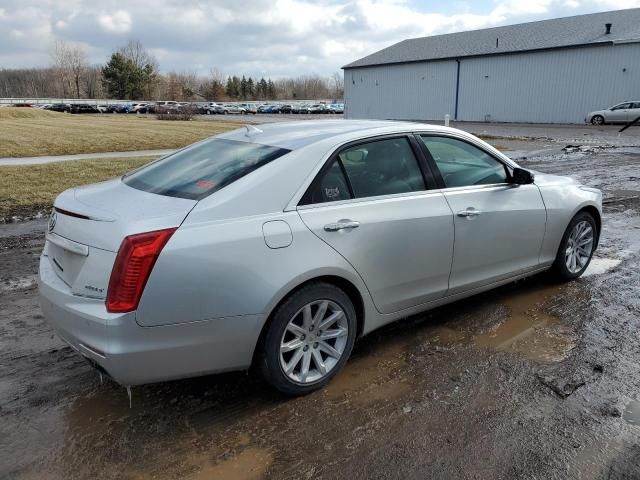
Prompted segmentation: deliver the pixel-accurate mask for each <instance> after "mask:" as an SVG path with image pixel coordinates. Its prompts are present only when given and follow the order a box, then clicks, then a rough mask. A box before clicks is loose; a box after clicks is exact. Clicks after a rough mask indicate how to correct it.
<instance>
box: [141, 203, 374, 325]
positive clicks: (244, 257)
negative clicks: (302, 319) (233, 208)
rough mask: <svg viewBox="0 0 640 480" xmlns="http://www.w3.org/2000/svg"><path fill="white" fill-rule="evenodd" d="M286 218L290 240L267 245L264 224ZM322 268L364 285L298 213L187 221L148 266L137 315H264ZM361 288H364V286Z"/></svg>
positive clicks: (161, 321) (155, 319)
mask: <svg viewBox="0 0 640 480" xmlns="http://www.w3.org/2000/svg"><path fill="white" fill-rule="evenodd" d="M272 220H284V221H286V222H287V223H288V224H289V226H290V228H291V231H292V236H293V241H292V242H291V244H290V245H289V246H288V247H285V248H270V247H268V246H267V244H266V242H265V240H264V236H263V229H262V227H263V224H264V223H265V222H267V221H272ZM321 275H337V276H341V277H343V278H345V279H347V280H350V281H351V282H352V283H355V284H356V286H357V287H358V288H359V289H360V290H361V291H362V290H363V289H364V286H363V285H362V284H361V280H360V278H359V277H358V276H357V274H356V273H355V271H354V270H353V269H352V267H351V266H350V265H349V264H348V263H347V262H346V261H345V260H344V259H343V258H342V257H341V256H340V255H339V254H337V253H336V252H335V251H334V250H333V249H332V248H330V247H329V246H327V245H326V244H325V243H324V242H322V241H321V240H319V239H318V238H317V237H316V236H315V235H313V233H312V232H310V231H309V230H308V229H307V227H306V226H305V225H304V224H303V223H302V220H301V219H300V217H299V215H298V213H297V212H287V213H280V214H274V215H265V216H256V217H248V218H247V217H245V218H239V219H233V220H223V221H211V222H202V223H190V222H189V219H187V221H186V222H185V223H184V224H183V225H182V226H181V227H180V228H179V229H178V230H177V231H176V233H175V234H174V235H173V237H172V238H171V240H170V241H169V243H167V245H166V246H165V248H164V250H163V251H162V254H161V255H160V257H159V258H158V261H157V263H156V265H155V267H154V269H153V272H152V274H151V276H150V278H149V281H148V283H147V286H146V288H145V290H144V293H143V295H142V298H141V300H140V305H139V307H138V312H137V315H136V321H137V322H138V324H140V325H141V326H158V325H170V324H177V323H185V322H197V321H206V320H210V319H216V318H221V317H233V316H244V315H255V314H263V316H264V319H266V316H267V315H268V313H269V312H270V311H271V309H273V308H274V307H275V305H276V304H277V303H278V302H279V301H280V300H281V299H282V298H283V297H284V296H285V295H286V294H287V293H288V292H289V291H290V290H291V289H293V288H295V287H296V286H297V285H299V284H301V283H304V282H305V281H306V280H308V279H310V278H314V277H317V276H321ZM364 291H365V292H366V290H364Z"/></svg>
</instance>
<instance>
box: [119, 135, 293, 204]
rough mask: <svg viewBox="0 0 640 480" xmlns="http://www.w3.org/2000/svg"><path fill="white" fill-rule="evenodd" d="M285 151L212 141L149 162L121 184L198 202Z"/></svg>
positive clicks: (125, 178)
mask: <svg viewBox="0 0 640 480" xmlns="http://www.w3.org/2000/svg"><path fill="white" fill-rule="evenodd" d="M289 151H290V150H286V149H284V148H279V147H271V146H268V145H261V144H258V143H250V142H239V141H236V140H226V139H222V138H213V139H211V140H207V141H205V142H202V143H200V144H197V145H194V146H193V147H191V148H188V149H186V150H183V151H181V152H178V153H175V154H173V155H170V156H168V157H165V158H162V159H160V160H158V161H156V162H153V163H150V164H149V165H147V166H145V167H142V168H141V169H139V170H136V171H134V172H132V173H130V174H128V175H126V176H125V177H123V179H122V181H123V182H124V183H125V184H127V185H129V186H130V187H133V188H137V189H138V190H143V191H145V192H150V193H156V194H159V195H166V196H169V197H180V198H188V199H192V200H201V199H202V198H204V197H206V196H208V195H211V194H212V193H214V192H216V191H218V190H220V189H221V188H223V187H225V186H227V185H229V184H230V183H233V182H235V181H236V180H238V179H240V178H242V177H244V176H245V175H247V174H249V173H251V172H253V171H254V170H256V169H258V168H260V167H262V166H263V165H266V164H267V163H269V162H271V161H273V160H275V159H276V158H278V157H281V156H283V155H285V154H287V153H289Z"/></svg>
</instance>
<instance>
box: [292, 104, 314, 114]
mask: <svg viewBox="0 0 640 480" xmlns="http://www.w3.org/2000/svg"><path fill="white" fill-rule="evenodd" d="M309 107H310V105H309V104H307V103H303V104H298V105H294V107H293V108H292V109H291V113H300V114H303V113H309Z"/></svg>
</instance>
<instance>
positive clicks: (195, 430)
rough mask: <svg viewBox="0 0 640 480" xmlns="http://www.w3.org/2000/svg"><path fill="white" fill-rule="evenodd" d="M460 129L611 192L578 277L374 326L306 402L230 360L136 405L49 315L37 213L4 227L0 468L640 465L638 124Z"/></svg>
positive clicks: (555, 471)
mask: <svg viewBox="0 0 640 480" xmlns="http://www.w3.org/2000/svg"><path fill="white" fill-rule="evenodd" d="M228 117H229V119H232V116H228ZM267 117H268V116H264V115H263V116H256V117H255V119H256V120H264V119H265V118H267ZM277 117H278V119H280V118H281V117H288V115H282V116H280V115H279V116H277ZM292 117H295V118H301V117H304V116H297V115H292ZM213 118H215V119H216V120H219V118H220V117H213ZM243 118H244V117H243ZM249 118H250V119H253V118H254V117H249ZM224 121H226V118H225V120H224ZM459 126H460V125H459ZM480 126H482V127H483V128H485V129H486V130H483V131H479V130H477V129H478V128H480ZM462 127H463V128H469V129H470V130H471V131H475V132H476V133H483V132H486V133H484V134H486V135H499V134H500V135H508V136H510V137H512V138H510V139H504V138H500V139H495V140H489V141H490V142H493V143H501V144H502V143H505V142H507V143H509V145H510V146H511V149H512V150H513V152H514V156H518V158H523V157H526V159H523V160H521V161H520V163H521V164H522V165H523V166H526V167H529V168H532V169H535V170H539V171H544V172H549V173H559V174H568V175H572V176H575V177H577V178H579V179H580V180H581V181H582V182H583V183H585V184H587V185H591V186H596V187H599V188H602V189H603V190H604V192H605V203H606V204H605V217H604V230H603V234H602V239H601V245H600V247H599V250H598V252H597V258H596V259H595V260H594V262H593V264H592V266H591V267H590V270H589V275H587V276H585V277H583V278H582V279H580V280H578V281H576V282H572V283H568V284H557V283H554V282H553V281H552V280H551V279H550V278H549V277H548V276H546V275H540V276H537V277H535V278H531V279H528V280H525V281H521V282H518V283H516V284H512V285H507V286H505V287H502V288H500V289H498V290H496V291H493V292H488V293H485V294H482V295H478V296H476V297H474V298H471V299H468V300H465V301H462V302H458V303H456V304H453V305H450V306H447V307H444V308H439V309H437V310H434V311H432V312H430V313H428V314H423V315H420V316H417V317H412V318H409V319H407V320H404V321H402V322H398V323H396V324H394V325H391V326H388V327H386V328H383V329H382V330H380V331H377V332H375V333H373V334H371V335H370V336H368V337H366V338H365V339H363V340H362V341H361V342H359V343H358V344H357V345H356V348H355V351H354V354H353V357H352V359H351V360H350V362H349V363H348V365H347V368H346V369H345V370H344V371H343V372H342V373H341V374H340V375H339V376H338V377H336V378H335V379H334V381H333V382H332V383H331V384H330V385H329V386H328V387H326V388H325V389H323V390H322V391H319V392H317V393H314V394H311V395H309V396H306V397H303V398H296V399H287V398H284V397H282V396H280V395H278V394H276V393H274V392H273V391H271V390H270V389H268V388H266V387H265V385H264V384H262V383H261V382H260V381H259V380H258V379H257V378H256V377H255V375H253V374H251V373H250V374H248V375H247V374H244V373H234V374H226V375H220V376H212V377H203V378H197V379H191V380H184V381H176V382H170V383H165V384H159V385H150V386H144V387H138V388H135V389H134V390H133V408H131V409H130V408H129V403H128V399H127V395H126V392H125V390H124V388H122V387H119V386H117V385H115V384H113V383H111V382H109V381H105V383H104V384H100V381H99V378H98V376H97V375H96V373H95V372H94V371H93V370H92V369H91V368H90V367H89V366H88V365H87V364H86V363H85V362H84V361H83V360H82V359H81V358H79V357H78V356H77V355H76V354H74V352H73V351H72V350H71V349H70V348H68V347H66V346H65V345H64V344H63V343H62V342H61V341H60V340H59V339H58V338H57V337H56V336H55V335H54V334H53V332H52V331H51V329H50V328H49V327H48V326H47V324H46V323H45V322H44V320H43V318H42V315H41V312H40V309H39V307H38V300H37V290H36V288H35V284H34V282H35V276H36V273H37V268H36V265H37V258H38V255H39V253H40V250H41V248H42V236H43V233H42V232H43V229H44V223H43V222H42V221H40V222H31V223H26V224H7V225H0V312H1V315H0V478H10V479H14V478H15V479H31V478H52V479H58V478H59V479H73V478H78V479H85V478H113V479H123V478H125V479H147V478H176V479H177V478H193V479H204V478H207V479H214V478H222V479H225V480H226V479H249V478H252V479H257V478H270V479H281V478H285V479H287V478H291V479H300V478H321V479H333V478H336V479H337V478H340V479H343V478H351V479H369V478H376V479H385V478H389V479H391V478H394V479H395V478H401V479H414V478H415V479H426V478H457V479H478V478H481V479H486V478H500V479H515V478H531V479H534V478H535V479H565V478H580V479H605V478H615V479H622V478H625V479H632V478H640V440H639V439H640V393H639V391H640V390H639V389H640V373H639V369H638V364H640V344H639V342H638V334H639V333H640V280H639V278H638V271H639V270H640V253H639V252H640V183H639V180H640V148H634V145H636V146H637V145H640V138H639V135H640V132H638V130H640V129H636V131H635V132H632V133H631V134H627V135H624V136H620V137H618V136H617V133H615V131H614V130H615V129H614V128H609V127H605V128H598V129H595V128H592V127H550V126H542V127H538V126H535V127H533V126H516V125H509V126H500V125H486V124H473V125H472V124H465V125H462ZM498 132H502V133H498ZM505 132H509V133H505ZM582 132H586V133H587V135H582ZM578 139H580V140H581V141H580V142H578V141H577V140H578ZM567 144H580V145H598V146H606V147H607V148H595V149H594V148H582V149H580V148H578V149H570V151H569V153H565V152H563V151H561V150H560V148H561V147H564V146H566V145H567Z"/></svg>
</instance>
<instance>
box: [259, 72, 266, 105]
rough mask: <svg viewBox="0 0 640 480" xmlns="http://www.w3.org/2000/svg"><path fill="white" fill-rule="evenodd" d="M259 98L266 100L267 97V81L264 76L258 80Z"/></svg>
mask: <svg viewBox="0 0 640 480" xmlns="http://www.w3.org/2000/svg"><path fill="white" fill-rule="evenodd" d="M257 94H258V98H259V99H261V100H264V99H265V98H267V81H266V80H265V79H264V77H262V78H261V79H260V81H259V82H258V92H257Z"/></svg>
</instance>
